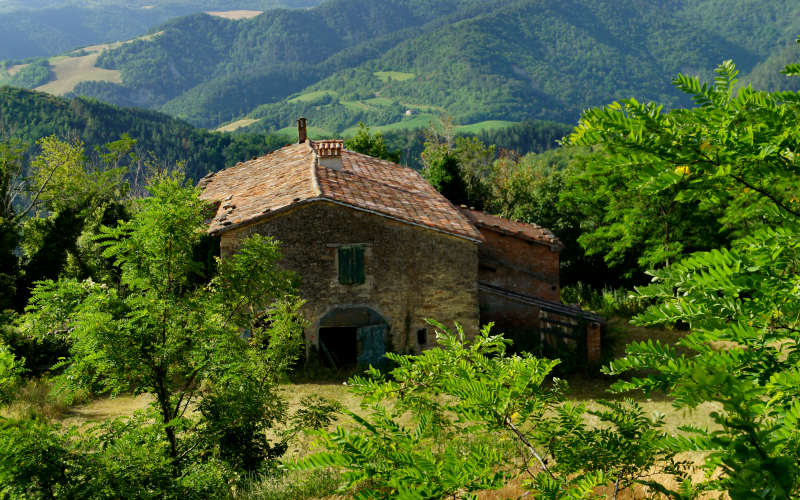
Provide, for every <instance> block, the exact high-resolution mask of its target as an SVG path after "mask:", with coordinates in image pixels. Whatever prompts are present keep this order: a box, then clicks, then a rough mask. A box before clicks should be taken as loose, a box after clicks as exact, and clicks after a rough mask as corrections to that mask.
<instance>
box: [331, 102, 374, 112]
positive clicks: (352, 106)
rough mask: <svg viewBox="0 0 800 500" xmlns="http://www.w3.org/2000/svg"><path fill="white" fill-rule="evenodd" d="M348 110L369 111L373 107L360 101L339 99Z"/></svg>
mask: <svg viewBox="0 0 800 500" xmlns="http://www.w3.org/2000/svg"><path fill="white" fill-rule="evenodd" d="M339 104H341V105H342V106H344V107H345V108H347V109H348V111H371V110H373V109H375V108H373V107H372V106H370V105H369V104H367V103H365V102H362V101H339Z"/></svg>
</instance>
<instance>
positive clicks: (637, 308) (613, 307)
mask: <svg viewBox="0 0 800 500" xmlns="http://www.w3.org/2000/svg"><path fill="white" fill-rule="evenodd" d="M561 301H562V302H564V303H565V304H577V305H579V306H580V307H581V308H582V309H588V310H590V311H595V312H597V313H599V314H601V315H603V316H605V317H607V318H611V317H614V316H619V317H622V318H632V317H633V316H635V315H636V314H639V313H640V312H643V311H644V310H645V308H646V307H647V306H648V305H649V302H650V301H648V300H647V299H645V298H643V297H640V296H638V295H636V294H635V293H632V292H630V291H628V290H625V289H624V288H603V289H602V290H597V289H595V288H593V287H591V286H588V285H586V284H585V283H583V282H580V281H579V282H577V283H575V284H574V285H569V286H565V287H563V288H561Z"/></svg>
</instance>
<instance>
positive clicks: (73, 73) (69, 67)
mask: <svg viewBox="0 0 800 500" xmlns="http://www.w3.org/2000/svg"><path fill="white" fill-rule="evenodd" d="M161 33H162V32H158V33H153V34H150V35H145V36H141V37H138V38H134V39H132V40H127V41H124V42H115V43H107V44H101V45H92V46H89V47H84V48H83V49H78V50H77V51H73V52H75V53H79V54H83V55H79V56H77V57H71V56H57V57H53V58H51V59H50V60H49V61H48V62H49V63H50V66H51V67H52V71H53V73H54V74H55V79H54V80H51V81H49V82H47V83H45V84H44V85H41V86H39V87H36V90H39V91H42V92H47V93H50V94H55V95H64V94H68V93H69V92H72V91H73V90H74V89H75V87H76V86H77V85H78V84H79V83H81V82H89V81H101V82H112V83H122V73H121V72H120V71H119V70H116V69H105V68H98V67H96V66H95V64H96V63H97V58H98V57H100V54H102V53H103V51H104V50H107V49H115V48H117V47H120V46H122V45H125V44H126V43H131V42H134V41H136V40H145V41H147V40H152V39H153V38H155V37H157V36H158V35H160V34H161ZM15 67H16V66H15ZM17 71H19V70H17Z"/></svg>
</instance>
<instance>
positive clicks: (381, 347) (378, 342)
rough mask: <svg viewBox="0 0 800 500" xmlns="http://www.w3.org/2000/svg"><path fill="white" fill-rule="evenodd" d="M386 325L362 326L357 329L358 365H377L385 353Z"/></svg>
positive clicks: (382, 360)
mask: <svg viewBox="0 0 800 500" xmlns="http://www.w3.org/2000/svg"><path fill="white" fill-rule="evenodd" d="M386 331H387V328H386V325H370V326H362V327H361V328H359V329H358V345H359V346H360V349H359V352H358V364H359V365H372V366H379V365H381V364H383V363H384V360H385V358H384V355H385V354H386Z"/></svg>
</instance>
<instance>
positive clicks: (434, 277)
mask: <svg viewBox="0 0 800 500" xmlns="http://www.w3.org/2000/svg"><path fill="white" fill-rule="evenodd" d="M252 233H260V234H264V235H269V236H272V237H274V238H276V239H278V240H279V241H281V243H282V245H281V248H282V252H283V265H285V267H286V268H288V269H291V270H293V271H295V272H296V273H297V274H298V275H299V277H300V296H301V297H302V298H303V299H305V300H306V301H307V303H306V305H305V306H304V308H303V314H304V315H305V317H306V318H307V319H308V320H309V321H310V323H311V324H310V326H309V328H308V330H307V331H306V339H307V341H308V342H309V343H310V344H312V345H315V344H317V343H318V340H319V339H318V330H319V322H320V319H321V318H322V317H323V316H325V315H326V314H327V313H329V312H330V311H332V310H334V309H336V308H337V307H369V308H371V309H373V310H374V311H375V312H377V313H379V314H380V315H381V316H382V317H383V318H384V319H385V320H386V322H387V323H388V324H389V327H390V329H389V338H390V339H391V344H392V345H393V348H394V350H395V351H398V352H416V351H418V350H420V349H421V348H424V347H426V346H429V345H431V344H432V342H433V335H428V336H427V337H428V340H427V344H426V345H419V344H418V342H417V337H418V336H417V332H418V330H420V329H422V328H426V327H427V324H426V323H425V319H426V318H432V319H436V320H438V321H441V322H442V323H444V324H445V325H447V326H452V325H453V322H455V321H458V322H459V323H461V324H462V325H463V326H464V327H465V330H466V331H467V333H468V334H470V335H473V334H474V333H475V332H477V329H478V287H477V282H478V279H477V278H478V276H477V274H478V244H477V243H474V242H470V241H467V240H465V239H462V238H457V237H454V236H450V235H447V234H444V233H440V232H436V231H433V230H430V229H427V228H424V227H418V226H413V225H410V224H406V223H402V222H398V221H394V220H392V219H388V218H386V217H382V216H379V215H375V214H371V213H367V212H362V211H359V210H355V209H352V208H349V207H346V206H342V205H338V204H335V203H331V202H326V201H315V202H312V203H308V204H300V205H297V206H295V207H293V208H291V209H289V210H287V211H286V212H281V213H279V214H276V215H275V216H274V217H272V218H270V219H267V220H262V221H259V222H258V223H256V224H253V225H250V226H246V227H243V228H238V229H235V230H231V231H229V232H226V233H223V235H222V238H221V243H220V244H221V254H222V257H223V258H225V256H226V255H230V254H231V252H234V251H235V249H236V246H237V245H238V242H239V241H240V240H241V239H242V238H244V237H246V236H248V235H250V234H252ZM357 244H361V245H364V249H365V251H364V259H365V271H366V279H365V282H364V283H363V284H356V285H342V284H340V283H339V279H338V267H337V261H336V259H337V253H338V252H337V249H338V248H339V247H341V246H347V245H357ZM429 330H430V328H429Z"/></svg>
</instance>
